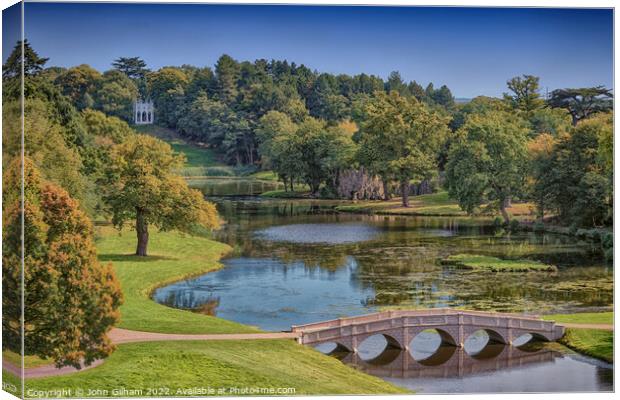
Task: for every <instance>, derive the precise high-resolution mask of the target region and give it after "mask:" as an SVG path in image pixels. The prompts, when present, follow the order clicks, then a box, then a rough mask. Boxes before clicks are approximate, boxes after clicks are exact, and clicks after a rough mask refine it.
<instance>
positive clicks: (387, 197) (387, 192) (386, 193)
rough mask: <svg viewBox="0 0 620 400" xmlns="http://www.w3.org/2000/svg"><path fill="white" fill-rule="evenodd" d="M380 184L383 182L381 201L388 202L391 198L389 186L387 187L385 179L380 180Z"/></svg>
mask: <svg viewBox="0 0 620 400" xmlns="http://www.w3.org/2000/svg"><path fill="white" fill-rule="evenodd" d="M381 182H383V201H388V200H390V199H391V198H392V197H391V196H390V186H389V185H388V182H387V179H384V178H381Z"/></svg>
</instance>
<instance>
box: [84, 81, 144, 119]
mask: <svg viewBox="0 0 620 400" xmlns="http://www.w3.org/2000/svg"><path fill="white" fill-rule="evenodd" d="M136 97H138V88H137V87H136V84H135V83H134V82H133V81H132V80H131V79H129V78H128V77H127V76H125V75H124V74H123V73H121V72H120V71H116V70H111V71H106V72H105V73H104V74H103V77H102V79H101V81H100V84H99V87H98V89H97V92H96V93H95V104H94V107H95V108H96V109H97V110H101V111H103V112H104V113H106V114H108V115H112V116H115V117H119V118H122V119H124V120H125V121H127V122H133V103H134V100H135V99H136Z"/></svg>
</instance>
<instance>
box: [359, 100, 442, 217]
mask: <svg viewBox="0 0 620 400" xmlns="http://www.w3.org/2000/svg"><path fill="white" fill-rule="evenodd" d="M365 114H366V119H365V121H364V123H363V125H362V128H361V131H360V152H361V157H360V158H361V160H360V161H361V163H362V164H363V165H365V166H366V167H367V168H368V169H369V170H370V171H371V172H373V173H376V174H379V175H380V176H381V179H382V180H383V181H384V183H385V182H388V181H389V180H392V179H396V180H397V181H398V182H399V184H400V187H401V194H402V203H403V207H409V183H410V181H411V180H412V179H419V180H423V179H425V178H427V177H428V176H429V174H431V173H432V171H434V170H435V168H436V167H437V154H438V151H439V147H440V145H441V143H442V141H443V139H444V137H445V135H446V134H447V122H448V121H447V119H446V118H444V117H441V116H440V115H438V114H437V113H435V112H433V111H431V110H429V108H428V107H427V106H426V105H425V104H423V103H420V102H419V101H418V100H416V99H415V97H410V98H404V97H402V96H400V95H399V94H398V93H397V92H391V93H390V94H387V93H377V94H376V96H375V98H373V99H372V100H370V102H369V103H368V105H367V108H366V113H365Z"/></svg>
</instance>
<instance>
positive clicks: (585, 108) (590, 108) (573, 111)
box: [548, 86, 613, 126]
mask: <svg viewBox="0 0 620 400" xmlns="http://www.w3.org/2000/svg"><path fill="white" fill-rule="evenodd" d="M548 103H549V105H550V106H551V107H561V108H565V109H567V110H568V112H569V113H570V115H571V116H572V117H573V126H575V125H577V123H578V122H579V121H581V120H583V119H585V118H588V117H589V116H590V115H592V114H595V113H598V112H605V111H610V110H612V109H613V94H612V93H611V90H610V89H606V88H605V87H603V86H596V87H590V88H577V89H557V90H554V91H553V92H551V98H550V99H549V101H548Z"/></svg>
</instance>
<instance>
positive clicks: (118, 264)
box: [97, 227, 257, 333]
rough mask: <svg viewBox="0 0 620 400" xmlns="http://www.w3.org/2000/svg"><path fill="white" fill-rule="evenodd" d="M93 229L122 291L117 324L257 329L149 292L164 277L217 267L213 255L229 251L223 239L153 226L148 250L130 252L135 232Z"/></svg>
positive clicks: (191, 329)
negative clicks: (162, 300) (158, 229)
mask: <svg viewBox="0 0 620 400" xmlns="http://www.w3.org/2000/svg"><path fill="white" fill-rule="evenodd" d="M98 234H99V237H98V239H97V248H98V252H99V258H100V259H101V260H102V261H104V262H105V261H111V262H112V263H113V265H114V269H115V270H116V273H117V276H118V278H119V280H120V282H121V287H122V289H123V293H124V295H125V303H124V304H123V306H122V307H121V323H120V324H119V327H121V328H126V329H133V330H139V331H149V332H171V333H236V332H256V331H257V330H256V329H254V328H251V327H248V326H246V325H241V324H237V323H235V322H230V321H227V320H224V319H220V318H215V317H210V316H206V315H201V314H196V313H193V312H190V311H182V310H177V309H173V308H170V307H166V306H163V305H160V304H157V303H155V302H154V301H153V300H151V299H150V297H149V295H150V293H151V291H152V290H153V289H155V288H156V287H158V286H162V285H164V284H165V283H171V282H174V281H178V280H180V279H182V278H185V277H189V276H196V275H199V274H203V273H206V272H209V271H213V270H216V269H218V268H220V267H221V264H220V263H219V262H218V260H219V259H220V257H222V256H223V255H224V254H226V253H227V252H229V251H230V247H229V246H228V245H226V244H223V243H219V242H216V241H213V240H209V239H205V238H201V237H195V236H189V235H181V234H179V233H176V232H165V233H161V232H152V233H151V234H150V240H149V254H150V255H149V256H148V257H137V256H134V255H132V253H133V252H134V251H135V249H134V247H135V243H136V238H135V233H134V232H131V231H126V232H123V233H122V234H119V233H118V232H116V231H115V230H113V229H112V228H111V227H100V228H99V231H98Z"/></svg>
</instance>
